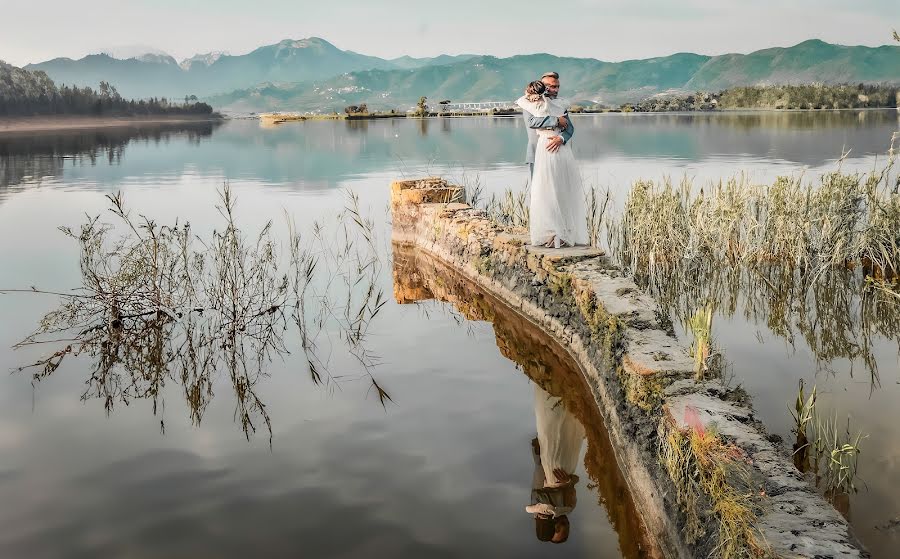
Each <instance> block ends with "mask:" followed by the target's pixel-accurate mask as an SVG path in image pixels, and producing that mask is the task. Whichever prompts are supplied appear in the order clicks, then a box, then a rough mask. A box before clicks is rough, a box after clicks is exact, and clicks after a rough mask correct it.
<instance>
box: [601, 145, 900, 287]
mask: <svg viewBox="0 0 900 559" xmlns="http://www.w3.org/2000/svg"><path fill="white" fill-rule="evenodd" d="M895 138H896V136H895ZM893 164H894V155H893V144H892V148H891V152H890V157H889V161H888V163H887V164H886V165H885V166H884V167H883V168H881V169H879V170H876V171H872V172H871V173H868V174H860V173H852V174H848V173H843V172H842V171H841V169H840V164H839V166H838V169H837V170H835V171H833V172H830V173H826V174H824V175H823V176H822V177H821V179H820V181H819V184H817V185H813V184H811V183H805V184H804V183H802V182H801V179H800V178H792V177H780V178H779V179H777V180H776V181H775V182H774V183H773V184H772V185H770V186H763V185H753V184H750V183H749V181H748V180H747V178H746V177H745V176H738V177H732V178H730V179H728V180H726V181H719V182H718V183H715V184H713V185H710V186H709V187H704V188H695V187H694V185H693V184H692V183H691V181H690V180H689V179H687V178H685V179H683V180H682V182H681V183H680V184H679V185H678V186H677V187H676V186H673V184H672V182H671V180H670V179H664V180H663V182H662V184H661V185H657V184H655V183H653V182H650V181H637V182H635V183H634V184H633V185H632V188H631V190H630V191H629V193H628V197H627V198H626V201H625V206H624V211H623V214H622V216H621V218H620V219H618V220H617V221H615V222H610V224H609V227H610V230H611V233H610V242H611V248H612V249H613V253H614V254H615V256H616V257H617V259H618V260H619V261H620V262H621V263H622V264H623V265H625V266H626V267H628V268H629V269H630V270H631V271H632V272H634V273H637V274H646V275H650V276H652V275H654V274H657V273H669V272H672V271H674V270H676V269H677V268H678V267H680V266H682V265H684V263H685V261H689V260H691V259H698V258H699V259H709V260H715V261H719V262H727V263H730V264H732V265H745V266H767V265H771V264H777V265H780V266H783V267H786V268H788V269H792V270H798V271H800V272H801V273H802V274H803V275H804V276H806V277H807V278H809V281H810V282H811V281H814V280H815V278H816V277H818V276H819V275H821V274H824V273H826V272H827V271H828V270H829V269H830V268H834V267H838V266H854V267H861V268H863V269H864V270H866V273H867V275H869V276H872V277H883V278H895V277H897V274H898V271H900V228H898V227H897V224H898V223H900V193H898V184H897V183H892V179H894V178H895V177H894V175H895V174H894V173H893V172H892V171H893Z"/></svg>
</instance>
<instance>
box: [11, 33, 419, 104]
mask: <svg viewBox="0 0 900 559" xmlns="http://www.w3.org/2000/svg"><path fill="white" fill-rule="evenodd" d="M410 60H414V59H410ZM398 67H400V66H399V65H397V64H394V63H392V62H390V61H387V60H384V59H382V58H378V57H375V56H366V55H363V54H358V53H355V52H353V51H345V50H341V49H339V48H337V47H335V46H334V45H332V44H331V43H329V42H328V41H326V40H324V39H320V38H318V37H311V38H309V39H302V40H290V39H288V40H284V41H281V42H279V43H277V44H274V45H268V46H264V47H260V48H258V49H256V50H254V51H252V52H250V53H247V54H242V55H239V56H231V55H227V54H221V53H212V54H206V55H196V56H194V57H192V58H190V59H188V60H185V61H184V62H182V64H181V65H179V64H178V63H177V62H176V61H175V59H173V58H172V57H170V56H166V55H160V54H149V55H143V56H140V57H136V58H130V59H127V60H118V59H116V58H112V57H111V56H108V55H105V54H95V55H89V56H86V57H84V58H82V59H79V60H72V59H70V58H56V59H53V60H49V61H47V62H41V63H39V64H29V65H28V66H25V68H26V69H28V70H40V71H44V72H46V73H47V75H49V76H50V78H52V79H53V80H54V81H55V82H56V83H60V84H63V83H64V84H69V85H73V84H74V85H80V86H91V87H96V86H97V84H99V83H100V82H101V81H107V82H110V83H112V84H115V86H116V87H117V88H118V90H119V92H120V93H121V94H122V95H123V96H126V97H138V98H143V97H170V98H181V97H184V96H185V95H198V96H203V95H210V94H214V93H220V92H225V91H232V90H234V89H239V88H246V87H249V86H251V85H255V84H258V83H261V82H269V81H271V82H300V81H308V80H319V79H324V78H329V77H332V76H336V75H339V74H342V73H345V72H353V71H356V70H369V69H389V68H398Z"/></svg>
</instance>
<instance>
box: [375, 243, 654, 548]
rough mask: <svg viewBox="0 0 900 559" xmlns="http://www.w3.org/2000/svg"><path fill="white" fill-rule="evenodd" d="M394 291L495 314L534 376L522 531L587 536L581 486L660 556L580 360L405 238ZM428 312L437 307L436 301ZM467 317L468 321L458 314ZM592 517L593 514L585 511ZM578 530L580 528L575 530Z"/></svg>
mask: <svg viewBox="0 0 900 559" xmlns="http://www.w3.org/2000/svg"><path fill="white" fill-rule="evenodd" d="M393 254H394V256H393V276H394V278H393V279H394V297H395V299H396V301H397V303H399V304H416V303H421V302H423V301H427V300H438V301H443V302H447V303H451V305H445V306H438V307H437V308H438V309H446V311H447V312H450V313H456V312H458V313H459V314H461V315H462V317H463V318H464V319H466V320H467V321H486V322H490V323H491V325H492V327H493V331H494V335H495V337H496V343H497V348H498V349H499V350H500V353H501V354H502V355H503V356H504V357H506V358H507V359H509V360H511V361H513V362H514V363H515V364H516V368H517V369H519V370H520V371H522V372H523V373H524V374H525V375H526V376H527V377H528V379H529V380H530V382H531V385H532V390H533V393H534V396H533V400H532V406H533V409H534V421H535V423H534V425H535V431H534V432H532V434H533V435H534V438H533V439H531V440H530V443H531V444H528V442H529V439H530V438H531V437H529V438H526V439H524V440H523V441H522V443H523V444H522V446H521V447H520V450H521V454H518V453H519V451H516V452H517V454H518V455H520V456H521V459H522V460H528V459H529V458H528V457H529V456H530V457H531V463H532V465H533V473H532V475H531V483H530V498H528V499H527V502H526V496H528V492H527V490H528V483H529V481H528V479H527V478H523V479H522V480H521V482H520V483H521V485H520V487H521V489H522V500H520V501H519V503H521V505H522V508H520V509H518V511H520V512H517V513H516V514H521V515H522V520H523V522H524V521H525V518H526V517H525V514H528V515H530V516H531V517H532V522H531V527H532V530H533V533H531V534H529V533H527V532H524V531H523V533H522V537H527V538H529V539H532V541H534V540H533V538H534V537H535V536H536V537H537V540H539V541H540V542H550V543H565V542H567V541H568V542H569V543H570V544H572V543H574V540H575V539H580V540H581V541H582V543H581V544H578V545H583V542H584V541H586V540H587V538H586V537H581V538H579V537H578V536H577V535H576V536H572V534H571V532H572V531H573V527H572V524H573V523H574V524H575V525H576V526H579V525H584V524H583V523H582V522H579V521H578V518H580V517H581V516H582V515H584V514H588V513H589V512H590V511H588V510H584V509H585V508H586V507H587V506H590V505H584V504H583V505H582V510H581V511H580V513H581V514H579V513H575V509H576V505H577V503H578V499H577V497H578V494H579V493H580V495H581V497H582V501H583V500H584V499H586V498H587V499H590V498H593V499H596V502H597V503H598V504H599V505H601V506H602V507H603V509H605V512H606V514H607V516H608V519H609V522H610V524H611V525H612V528H613V530H614V531H615V533H616V536H617V539H618V542H617V543H618V550H619V552H620V553H621V556H622V557H627V558H645V557H651V558H655V557H659V556H660V555H659V553H658V551H657V550H656V549H654V548H652V547H651V546H649V544H648V538H647V536H646V534H647V532H646V529H645V528H644V526H643V524H642V522H641V521H640V519H639V517H638V515H637V510H636V508H635V506H634V502H633V500H632V498H631V494H630V493H629V491H628V488H627V483H626V482H625V479H624V477H623V476H622V473H621V471H620V470H619V467H618V464H617V462H616V459H615V453H614V451H613V448H612V444H611V443H610V441H609V434H608V432H607V431H606V426H605V424H604V422H603V419H602V417H601V416H600V411H599V409H598V407H597V403H596V401H595V400H594V396H593V393H592V392H591V390H590V388H589V387H588V385H587V382H586V381H585V379H584V377H583V376H582V374H581V371H580V370H579V368H578V365H577V364H576V363H575V361H574V360H573V359H572V357H571V356H570V355H569V354H568V352H567V351H566V350H565V349H564V348H563V347H561V346H560V345H559V344H557V343H556V342H554V341H553V340H552V339H551V338H549V337H548V336H547V334H545V333H544V332H543V331H541V330H540V329H539V328H538V327H536V326H535V325H533V324H531V323H530V322H529V321H527V320H525V319H523V318H522V317H521V316H520V315H518V314H517V313H516V312H515V311H514V310H512V309H510V308H508V307H506V306H505V305H503V304H502V303H501V302H499V301H497V300H496V299H494V298H493V297H492V296H491V295H489V294H486V293H485V292H483V291H481V290H479V289H477V288H475V287H474V286H473V285H472V284H471V283H470V282H469V281H468V280H466V279H465V278H463V277H462V276H460V275H459V274H457V273H455V272H454V271H453V270H451V269H450V268H448V267H447V266H445V265H444V264H442V263H440V262H438V261H436V260H435V259H433V258H431V257H428V256H426V255H423V254H421V253H418V252H417V251H416V250H415V249H412V248H409V247H404V246H402V245H399V244H395V245H394V246H393ZM424 308H425V309H427V311H426V312H431V309H430V308H427V307H424ZM458 322H460V323H461V324H462V323H463V321H461V320H459V321H458ZM585 442H586V443H587V444H586V451H585V452H584V453H583V464H584V472H585V474H586V475H587V478H588V479H587V480H585V481H582V480H579V478H578V476H577V475H575V471H576V470H577V469H578V467H579V460H580V459H581V457H582V448H583V447H585ZM585 518H587V517H585ZM576 534H577V533H576Z"/></svg>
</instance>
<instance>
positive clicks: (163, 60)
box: [132, 52, 178, 66]
mask: <svg viewBox="0 0 900 559" xmlns="http://www.w3.org/2000/svg"><path fill="white" fill-rule="evenodd" d="M132 58H134V59H135V60H139V61H141V62H148V63H150V64H171V65H173V66H178V62H176V61H175V59H174V58H172V57H171V56H170V55H168V54H155V53H150V52H148V53H145V54H142V55H139V56H134V57H132Z"/></svg>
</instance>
